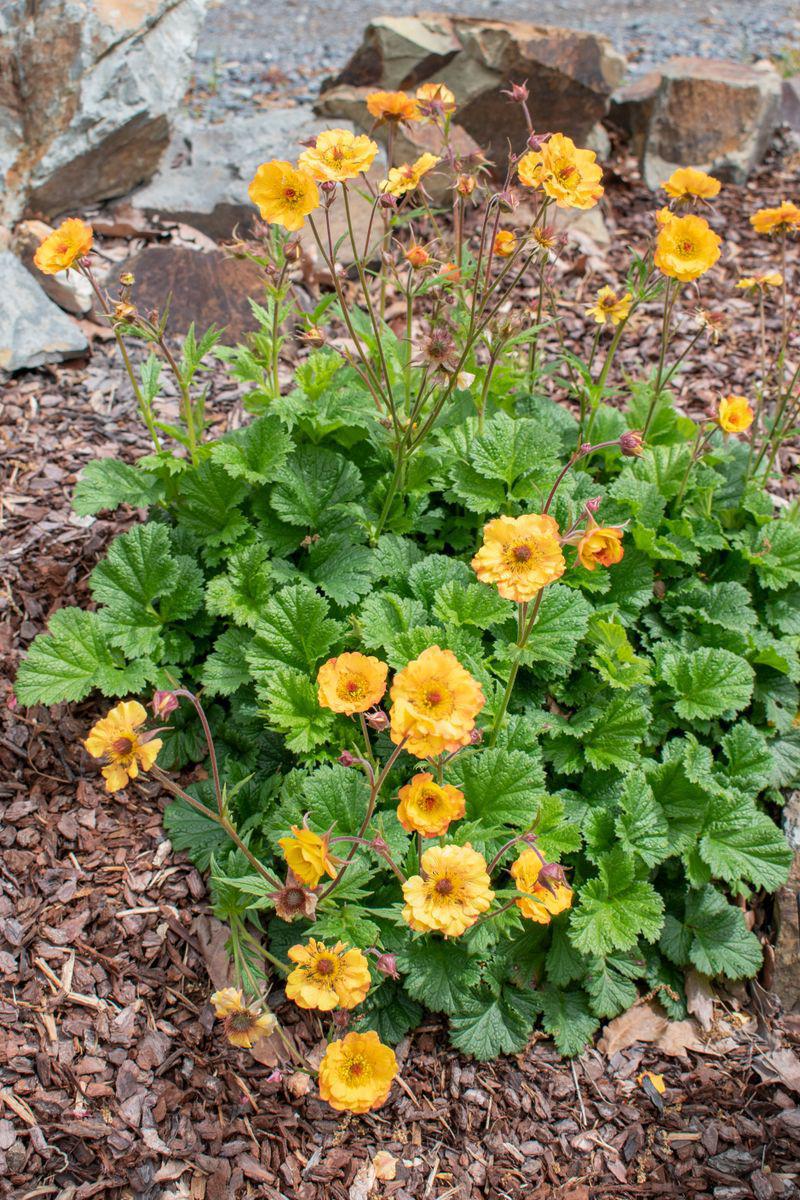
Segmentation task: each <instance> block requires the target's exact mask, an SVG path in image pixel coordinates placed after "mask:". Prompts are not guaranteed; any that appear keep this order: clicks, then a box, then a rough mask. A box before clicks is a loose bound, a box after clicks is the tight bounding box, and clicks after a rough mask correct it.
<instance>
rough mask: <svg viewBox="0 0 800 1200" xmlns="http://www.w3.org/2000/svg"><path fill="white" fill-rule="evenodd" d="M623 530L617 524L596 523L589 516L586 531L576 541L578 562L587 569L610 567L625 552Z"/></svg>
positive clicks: (619, 559)
mask: <svg viewBox="0 0 800 1200" xmlns="http://www.w3.org/2000/svg"><path fill="white" fill-rule="evenodd" d="M623 532H624V531H623V530H622V529H620V528H619V526H617V525H598V524H596V522H595V521H594V520H593V519H592V518H590V519H589V524H588V525H587V527H586V532H585V533H584V535H583V537H582V538H581V539H580V541H579V542H578V562H580V563H581V564H582V565H583V566H584V567H586V570H587V571H594V569H595V568H596V567H612V566H613V565H614V563H618V562H620V561H621V559H622V556H623V555H624V553H625V549H624V547H623V545H622V535H623Z"/></svg>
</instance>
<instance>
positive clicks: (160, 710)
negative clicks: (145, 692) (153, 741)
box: [150, 692, 179, 718]
mask: <svg viewBox="0 0 800 1200" xmlns="http://www.w3.org/2000/svg"><path fill="white" fill-rule="evenodd" d="M178 703H179V702H178V697H177V696H176V695H175V694H174V693H173V692H154V693H153V699H152V700H151V701H150V707H151V708H152V710H153V716H154V717H159V718H161V717H168V716H169V714H170V713H171V712H174V711H175V709H176V708H177V707H178Z"/></svg>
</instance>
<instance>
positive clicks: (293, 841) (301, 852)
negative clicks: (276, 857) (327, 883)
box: [278, 825, 337, 888]
mask: <svg viewBox="0 0 800 1200" xmlns="http://www.w3.org/2000/svg"><path fill="white" fill-rule="evenodd" d="M278 845H279V846H280V848H281V850H282V851H283V857H284V858H285V859H286V862H287V863H288V865H289V868H290V870H291V871H292V872H293V873H294V874H295V875H296V876H297V878H298V879H299V880H300V882H301V883H306V884H308V886H309V887H312V888H314V887H316V886H317V884H318V883H319V881H320V879H321V878H322V876H323V875H329V876H330V878H331V879H335V878H336V870H337V859H335V858H334V857H333V855H332V854H331V853H330V849H329V847H328V835H327V834H326V835H325V836H324V837H320V836H319V834H318V833H314V832H313V830H311V829H306V828H305V826H302V827H301V826H298V825H293V826H292V836H291V837H285V838H280V839H279V841H278Z"/></svg>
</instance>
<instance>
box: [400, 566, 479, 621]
mask: <svg viewBox="0 0 800 1200" xmlns="http://www.w3.org/2000/svg"><path fill="white" fill-rule="evenodd" d="M474 582H475V576H474V575H473V573H472V571H470V569H469V567H468V566H467V564H466V563H463V562H459V560H458V559H457V558H449V557H448V556H447V555H444V554H429V555H428V556H427V558H423V559H421V560H420V561H419V562H417V563H414V565H413V567H412V568H411V570H410V571H409V572H408V586H409V587H410V588H411V591H412V594H413V595H415V596H416V597H417V599H418V600H421V601H422V603H423V604H424V605H425V607H426V608H427V609H429V610H430V611H433V606H434V604H435V603H436V598H437V596H438V595H439V593H440V592H441V590H442V588H443V587H444V586H445V584H447V583H457V584H461V586H468V585H469V584H470V583H474Z"/></svg>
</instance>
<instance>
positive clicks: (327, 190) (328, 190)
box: [319, 179, 336, 200]
mask: <svg viewBox="0 0 800 1200" xmlns="http://www.w3.org/2000/svg"><path fill="white" fill-rule="evenodd" d="M319 190H320V191H321V192H322V194H323V196H325V197H326V199H328V200H332V199H333V197H334V196H335V195H336V183H335V182H334V180H333V179H323V181H322V183H321V184H320V185H319Z"/></svg>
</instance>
